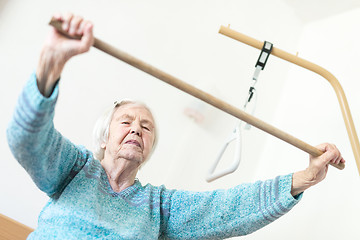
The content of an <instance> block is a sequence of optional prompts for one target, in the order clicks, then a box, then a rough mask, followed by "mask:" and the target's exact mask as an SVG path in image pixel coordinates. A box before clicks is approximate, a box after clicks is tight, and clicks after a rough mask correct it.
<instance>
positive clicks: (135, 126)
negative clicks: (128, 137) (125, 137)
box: [130, 123, 141, 137]
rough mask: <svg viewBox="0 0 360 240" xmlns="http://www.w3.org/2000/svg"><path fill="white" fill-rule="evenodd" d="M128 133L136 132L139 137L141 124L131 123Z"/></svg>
mask: <svg viewBox="0 0 360 240" xmlns="http://www.w3.org/2000/svg"><path fill="white" fill-rule="evenodd" d="M130 134H136V135H138V136H139V137H141V126H140V124H137V123H133V124H132V126H131V131H130Z"/></svg>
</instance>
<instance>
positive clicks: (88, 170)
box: [7, 74, 301, 239]
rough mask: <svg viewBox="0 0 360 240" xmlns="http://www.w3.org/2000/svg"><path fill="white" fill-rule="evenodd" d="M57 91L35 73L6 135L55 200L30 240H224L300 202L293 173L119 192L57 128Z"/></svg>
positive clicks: (97, 164) (253, 228) (87, 154)
mask: <svg viewBox="0 0 360 240" xmlns="http://www.w3.org/2000/svg"><path fill="white" fill-rule="evenodd" d="M57 96H58V86H56V87H55V89H54V91H53V93H52V95H51V96H50V97H49V98H45V97H43V96H42V95H41V93H40V92H39V90H38V88H37V83H36V76H35V74H33V75H32V76H31V78H30V80H29V81H28V82H27V84H26V86H25V88H24V90H23V92H22V94H21V95H20V97H19V100H18V103H17V105H16V109H15V113H14V116H13V119H12V121H11V122H10V125H9V128H8V130H7V136H8V142H9V146H10V148H11V150H12V152H13V154H14V156H15V158H16V159H17V160H18V161H19V163H20V164H21V165H22V166H23V167H24V168H25V170H26V171H27V172H28V173H29V174H30V176H31V177H32V179H33V181H34V182H35V183H36V185H37V186H38V187H39V188H40V189H41V190H42V191H44V192H45V193H46V194H47V195H48V196H49V197H50V200H49V202H48V203H47V204H46V206H45V207H44V209H43V210H42V212H41V214H40V216H39V222H38V228H37V229H36V230H35V231H34V232H33V233H32V234H31V235H30V236H29V239H158V238H164V239H223V238H228V237H233V236H240V235H246V234H249V233H251V232H254V231H256V230H258V229H260V228H262V227H264V226H265V225H267V224H269V223H271V222H273V221H274V220H276V219H277V218H279V217H281V216H282V215H284V214H285V213H287V212H288V211H289V210H290V209H291V208H292V207H293V206H294V205H295V204H296V203H298V201H299V199H300V198H301V195H300V196H298V197H297V198H296V199H295V198H293V197H292V196H291V194H290V190H291V183H292V174H289V175H286V176H279V177H276V178H275V179H273V180H267V181H258V182H256V183H252V184H242V185H239V186H237V187H234V188H231V189H228V190H215V191H209V192H191V191H182V190H168V189H166V188H165V187H164V186H160V187H155V186H152V185H150V184H147V185H146V186H142V185H141V183H140V182H139V181H138V180H136V181H135V184H134V185H132V186H130V187H128V188H127V189H125V190H124V191H122V192H120V193H117V192H114V191H113V190H112V188H111V186H110V184H109V181H108V178H107V175H106V173H105V171H104V169H103V168H102V166H101V164H100V162H99V161H98V160H96V159H94V157H93V154H92V153H91V152H90V151H88V150H87V149H85V148H84V147H82V146H77V145H74V144H73V143H71V142H70V141H69V140H68V139H66V138H65V137H63V136H62V135H61V134H60V133H59V132H58V131H57V130H56V129H55V128H54V125H53V117H54V109H55V103H56V100H57Z"/></svg>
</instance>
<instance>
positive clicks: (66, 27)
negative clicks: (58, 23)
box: [62, 13, 74, 32]
mask: <svg viewBox="0 0 360 240" xmlns="http://www.w3.org/2000/svg"><path fill="white" fill-rule="evenodd" d="M73 17H74V15H73V14H72V13H66V14H64V15H63V16H62V20H63V25H62V27H63V30H64V31H65V32H69V29H70V22H71V20H72V18H73Z"/></svg>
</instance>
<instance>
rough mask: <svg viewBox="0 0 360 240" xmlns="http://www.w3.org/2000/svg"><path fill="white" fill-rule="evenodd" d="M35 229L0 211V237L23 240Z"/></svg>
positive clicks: (6, 239) (4, 239)
mask: <svg viewBox="0 0 360 240" xmlns="http://www.w3.org/2000/svg"><path fill="white" fill-rule="evenodd" d="M33 231H34V229H32V228H30V227H28V226H26V225H24V224H22V223H19V222H18V221H15V220H14V219H11V218H9V217H7V216H5V215H2V214H1V213H0V239H2V240H23V239H26V238H27V236H28V235H29V234H30V233H31V232H33Z"/></svg>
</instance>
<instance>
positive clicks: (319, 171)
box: [291, 143, 345, 196]
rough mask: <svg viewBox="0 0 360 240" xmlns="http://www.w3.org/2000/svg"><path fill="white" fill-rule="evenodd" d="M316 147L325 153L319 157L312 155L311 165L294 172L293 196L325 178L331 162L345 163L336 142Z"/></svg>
mask: <svg viewBox="0 0 360 240" xmlns="http://www.w3.org/2000/svg"><path fill="white" fill-rule="evenodd" d="M316 147H317V148H318V149H319V150H321V151H322V152H324V153H323V154H322V155H321V156H319V157H313V156H311V155H310V163H309V167H308V168H307V169H305V170H304V171H300V172H296V173H294V174H293V184H292V189H291V194H292V195H293V196H295V195H297V194H299V193H301V192H303V191H305V190H306V189H307V188H309V187H311V186H314V185H315V184H317V183H319V182H321V181H322V180H324V179H325V177H326V174H327V172H328V168H329V164H330V163H333V164H339V163H345V160H344V159H343V158H342V156H341V153H340V151H339V150H338V149H337V147H336V146H335V145H334V144H329V143H323V144H320V145H318V146H316Z"/></svg>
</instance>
